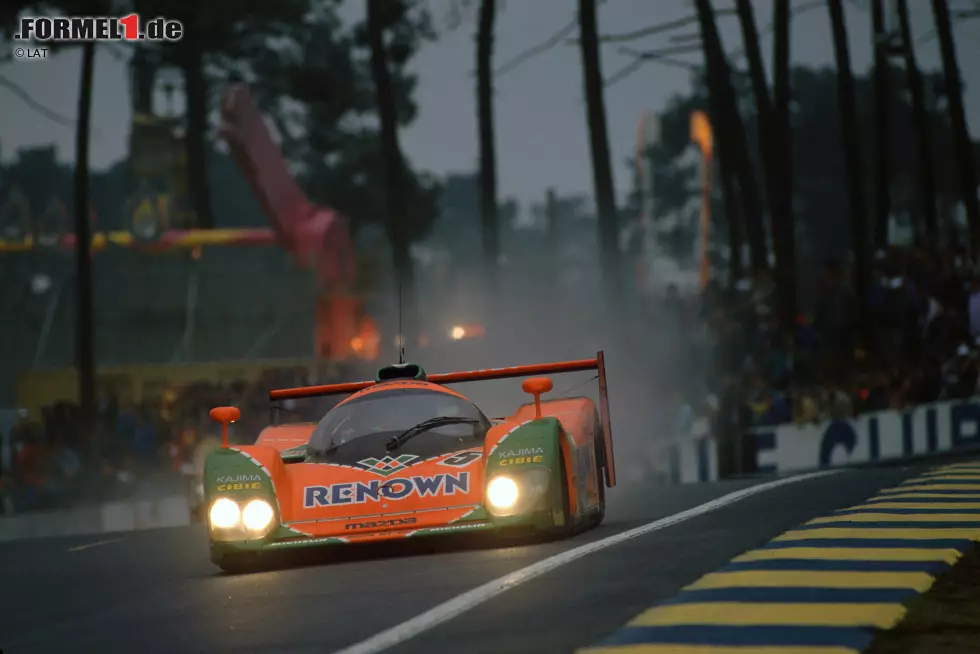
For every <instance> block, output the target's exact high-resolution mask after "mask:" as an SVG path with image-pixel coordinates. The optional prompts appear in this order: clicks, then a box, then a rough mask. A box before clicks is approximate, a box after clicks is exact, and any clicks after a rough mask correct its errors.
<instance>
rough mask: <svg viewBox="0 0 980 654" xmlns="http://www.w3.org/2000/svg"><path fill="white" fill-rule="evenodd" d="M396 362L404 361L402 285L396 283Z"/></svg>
mask: <svg viewBox="0 0 980 654" xmlns="http://www.w3.org/2000/svg"><path fill="white" fill-rule="evenodd" d="M398 363H399V365H400V364H403V363H405V331H404V330H403V329H402V285H401V284H400V283H399V284H398Z"/></svg>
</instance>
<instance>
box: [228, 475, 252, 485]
mask: <svg viewBox="0 0 980 654" xmlns="http://www.w3.org/2000/svg"><path fill="white" fill-rule="evenodd" d="M239 481H241V482H243V481H262V477H260V476H259V475H235V476H234V477H218V479H217V482H218V483H219V484H230V483H233V482H239Z"/></svg>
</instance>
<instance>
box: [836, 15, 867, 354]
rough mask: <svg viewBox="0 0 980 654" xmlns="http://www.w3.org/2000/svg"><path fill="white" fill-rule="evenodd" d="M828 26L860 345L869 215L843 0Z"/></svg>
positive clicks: (863, 327)
mask: <svg viewBox="0 0 980 654" xmlns="http://www.w3.org/2000/svg"><path fill="white" fill-rule="evenodd" d="M827 4H828V6H829V8H830V27H831V31H832V32H833V38H834V58H835V60H836V62H837V102H838V107H839V110H840V121H841V143H842V145H843V149H844V170H845V175H846V178H847V195H848V204H849V205H850V214H851V216H850V218H851V249H852V250H853V252H854V293H855V296H856V299H857V311H858V315H857V321H858V329H859V330H860V334H861V338H862V341H863V345H864V346H865V347H867V346H869V345H870V337H871V324H870V321H869V315H868V314H869V311H868V291H869V290H870V287H871V269H870V267H869V259H868V254H869V253H868V236H869V234H868V216H867V207H866V203H865V200H864V190H865V185H864V168H863V166H862V163H861V135H860V131H859V127H858V119H857V106H856V101H855V96H854V76H853V74H852V73H851V55H850V51H849V49H848V45H847V27H846V25H845V24H844V6H843V0H828V2H827Z"/></svg>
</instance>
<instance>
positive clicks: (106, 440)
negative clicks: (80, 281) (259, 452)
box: [0, 365, 354, 514]
mask: <svg viewBox="0 0 980 654" xmlns="http://www.w3.org/2000/svg"><path fill="white" fill-rule="evenodd" d="M350 374H354V373H352V372H349V371H346V370H343V369H341V368H339V367H337V366H333V365H331V366H326V367H324V368H323V369H322V370H320V371H317V372H316V373H311V372H310V371H309V369H307V368H295V369H269V370H266V371H265V372H264V375H263V377H262V379H261V380H259V381H257V382H256V381H253V382H246V381H241V382H228V383H216V382H213V381H200V382H196V383H192V384H187V385H184V386H182V387H173V388H169V389H167V390H165V391H163V392H162V393H161V394H160V396H159V397H156V398H153V399H147V401H145V402H142V403H140V404H134V403H130V402H126V401H120V399H119V398H118V397H116V396H114V395H112V394H108V395H106V396H105V397H104V398H103V399H102V401H101V402H100V405H99V407H98V417H97V420H96V424H95V426H94V429H92V430H90V431H89V432H88V433H85V432H84V430H82V429H81V427H80V425H81V420H80V410H79V407H78V406H77V405H75V404H72V403H69V402H59V403H56V404H54V405H52V406H48V407H45V408H44V409H43V410H42V412H41V413H42V415H41V416H40V420H30V419H29V418H28V416H27V414H26V412H21V416H20V420H19V421H17V422H15V423H14V425H13V427H12V428H11V429H10V430H9V433H8V434H6V435H4V434H0V436H3V438H0V443H3V444H4V446H5V448H6V450H7V453H6V454H7V455H6V456H5V457H3V465H0V514H13V513H21V512H24V511H34V510H43V509H57V508H69V507H73V506H78V505H84V504H91V503H96V502H103V501H109V500H115V499H125V498H127V497H129V496H131V495H132V494H133V493H134V492H135V490H136V488H137V487H138V486H139V485H140V484H141V483H147V482H149V483H159V481H160V480H162V479H165V478H168V477H169V478H170V479H171V480H181V479H182V478H185V477H187V478H193V477H194V476H195V475H200V474H201V468H202V465H203V458H204V455H205V454H206V453H207V451H210V450H211V449H213V448H215V447H218V446H219V444H220V428H219V427H218V426H217V425H215V424H214V423H213V422H211V420H210V417H209V412H210V410H211V409H212V408H213V407H215V406H220V405H226V404H233V405H235V406H237V407H239V408H240V409H241V412H242V419H241V421H240V422H238V423H236V424H234V425H232V429H231V430H230V440H231V441H233V442H240V443H246V442H248V443H251V442H253V441H254V439H255V437H256V436H257V435H258V432H259V431H260V430H261V429H262V427H264V426H265V425H266V424H268V420H269V402H268V390H269V389H270V388H283V387H292V386H302V385H306V384H315V383H330V382H334V381H339V380H340V377H341V376H345V375H350ZM345 381H346V380H345ZM324 410H325V408H324V407H323V406H322V404H321V403H319V402H317V401H310V402H306V401H304V402H293V403H290V405H289V406H287V407H285V411H283V412H282V415H281V417H280V419H281V420H284V421H297V420H314V421H315V420H318V419H319V417H320V416H321V415H322V412H323V411H324ZM176 486H177V487H180V485H179V484H176Z"/></svg>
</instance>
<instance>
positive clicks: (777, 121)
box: [769, 0, 798, 326]
mask: <svg viewBox="0 0 980 654" xmlns="http://www.w3.org/2000/svg"><path fill="white" fill-rule="evenodd" d="M789 27H790V13H789V0H775V2H774V4H773V29H774V32H775V34H774V36H773V53H772V55H773V60H772V66H773V73H772V87H773V88H772V96H773V101H772V114H771V116H770V118H771V119H772V123H773V126H772V129H770V130H769V133H770V139H771V141H772V146H771V147H772V159H773V162H772V167H773V175H774V176H775V178H776V190H777V200H778V202H779V205H778V207H779V210H778V211H777V212H776V213H777V215H778V216H779V223H780V225H781V226H782V228H781V229H780V241H779V243H778V244H777V250H776V263H777V265H778V266H780V270H781V272H780V277H781V279H780V282H781V283H782V286H781V287H780V296H781V297H780V299H781V318H782V322H783V324H784V325H786V326H790V325H795V324H796V322H795V321H796V313H797V311H798V300H797V295H796V291H797V279H796V219H795V217H794V214H793V128H792V124H791V122H790V106H789V105H790V100H791V92H790V48H789V39H790V29H789Z"/></svg>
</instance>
